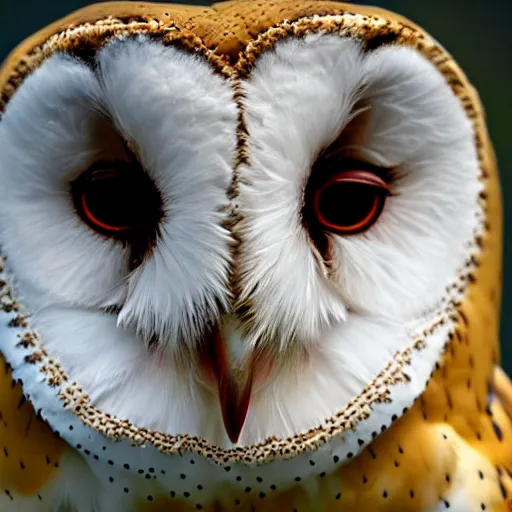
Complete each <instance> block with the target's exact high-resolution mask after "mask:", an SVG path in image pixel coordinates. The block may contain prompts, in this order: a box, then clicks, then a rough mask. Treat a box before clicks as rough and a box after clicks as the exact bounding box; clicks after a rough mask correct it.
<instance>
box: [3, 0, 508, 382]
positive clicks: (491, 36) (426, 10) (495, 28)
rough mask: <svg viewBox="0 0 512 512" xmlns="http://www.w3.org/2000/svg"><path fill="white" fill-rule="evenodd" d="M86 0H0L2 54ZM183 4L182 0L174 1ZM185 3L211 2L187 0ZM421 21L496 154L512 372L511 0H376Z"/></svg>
mask: <svg viewBox="0 0 512 512" xmlns="http://www.w3.org/2000/svg"><path fill="white" fill-rule="evenodd" d="M91 3H94V2H91V1H86V0H46V1H42V0H38V1H34V0H19V1H8V0H0V20H1V21H2V28H1V32H0V59H3V58H4V57H5V56H6V55H7V54H8V53H9V51H10V50H11V49H12V48H14V46H15V45H16V44H17V43H18V42H20V41H21V40H23V39H24V38H25V37H27V36H28V35H30V34H31V33H32V32H34V31H36V30H37V29H39V28H41V27H44V26H45V25H47V24H48V23H50V22H52V21H54V20H56V19H58V18H59V17H62V16H64V15H65V14H67V13H69V12H71V11H73V10H75V9H78V8H79V7H83V6H85V5H89V4H91ZM178 3H182V2H178ZM186 3H196V4H204V5H206V4H209V3H211V2H208V1H194V0H189V1H188V2H186ZM368 3H371V4H373V5H378V6H380V7H384V8H386V9H390V10H393V11H396V12H398V13H400V14H403V15H404V16H406V17H408V18H410V19H411V20H413V21H415V22H416V23H418V24H420V25H421V26H423V28H425V29H426V30H427V31H428V32H430V33H431V34H432V35H433V36H434V37H435V38H436V39H437V40H438V41H440V42H441V44H442V45H443V46H444V47H445V48H447V49H448V51H450V52H451V53H452V54H453V55H454V56H455V58H456V59H457V61H458V62H459V64H460V65H461V66H462V68H463V69H464V71H465V72H466V74H467V75H468V76H469V78H470V80H471V81H472V82H473V84H474V85H475V87H476V88H477V89H478V91H479V92H480V96H481V98H482V100H483V103H484V105H485V108H486V110H487V117H488V124H489V130H490V133H491V138H492V140H493V142H494V145H495V148H496V152H497V155H498V162H499V166H500V172H501V182H502V187H503V197H504V200H505V201H504V210H505V254H504V280H505V282H504V295H503V314H502V328H501V332H502V336H501V340H502V355H503V362H504V366H505V368H506V370H507V371H508V372H509V374H512V346H511V344H510V343H509V339H510V338H511V337H512V315H511V314H509V313H508V312H509V311H511V307H512V271H511V270H510V269H509V268H508V265H507V262H508V261H510V259H511V258H512V223H511V222H510V221H511V220H512V200H509V198H510V197H511V196H512V174H511V173H510V172H507V171H508V169H510V168H511V166H512V155H511V152H510V151H508V150H507V148H508V145H509V137H510V135H509V134H510V128H509V126H508V125H509V123H510V122H511V117H512V116H511V114H512V108H511V106H512V57H511V55H512V45H511V43H512V36H511V25H510V20H511V19H512V2H511V1H510V0H374V1H370V2H368Z"/></svg>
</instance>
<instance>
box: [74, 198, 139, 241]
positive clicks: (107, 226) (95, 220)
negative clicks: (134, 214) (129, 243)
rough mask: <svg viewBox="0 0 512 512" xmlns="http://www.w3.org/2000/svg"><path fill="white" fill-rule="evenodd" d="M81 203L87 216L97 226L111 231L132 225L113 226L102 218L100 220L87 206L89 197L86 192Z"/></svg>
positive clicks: (123, 229)
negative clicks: (102, 220)
mask: <svg viewBox="0 0 512 512" xmlns="http://www.w3.org/2000/svg"><path fill="white" fill-rule="evenodd" d="M81 203H82V209H83V211H84V215H85V217H86V218H87V220H89V222H91V223H92V224H94V225H95V226H96V227H98V228H100V229H103V230H105V231H110V232H112V231H115V232H120V231H127V230H128V229H130V226H111V225H110V224H105V223H104V222H101V220H99V219H98V218H97V217H96V216H95V215H93V213H92V212H91V210H90V209H89V207H88V206H87V198H86V195H85V194H82V197H81Z"/></svg>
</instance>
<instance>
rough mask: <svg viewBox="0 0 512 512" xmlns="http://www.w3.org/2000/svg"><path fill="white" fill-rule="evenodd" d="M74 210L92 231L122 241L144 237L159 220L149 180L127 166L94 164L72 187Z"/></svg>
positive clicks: (156, 197)
mask: <svg viewBox="0 0 512 512" xmlns="http://www.w3.org/2000/svg"><path fill="white" fill-rule="evenodd" d="M72 195H73V200H74V203H75V207H76V209H77V211H78V214H79V215H80V217H81V218H82V220H83V221H84V222H85V223H86V224H87V225H89V226H90V227H91V228H93V229H94V230H95V231H98V232H100V233H103V234H105V235H109V236H117V237H123V238H133V237H140V236H141V235H148V233H149V231H150V230H151V229H154V228H155V227H156V226H157V225H158V221H159V220H160V218H161V216H162V209H161V207H162V204H161V203H162V201H161V197H160V194H159V192H158V190H157V189H156V187H155V186H154V184H153V182H152V181H151V179H150V178H149V176H148V175H147V174H146V173H145V172H143V171H142V170H141V169H140V168H139V167H138V166H135V165H133V164H129V163H124V162H122V163H119V162H116V163H112V162H109V163H106V162H105V163H98V164H95V165H94V166H93V167H92V168H90V169H89V170H88V171H86V172H85V173H84V174H82V175H81V176H80V177H79V178H78V179H77V180H76V181H75V182H73V184H72Z"/></svg>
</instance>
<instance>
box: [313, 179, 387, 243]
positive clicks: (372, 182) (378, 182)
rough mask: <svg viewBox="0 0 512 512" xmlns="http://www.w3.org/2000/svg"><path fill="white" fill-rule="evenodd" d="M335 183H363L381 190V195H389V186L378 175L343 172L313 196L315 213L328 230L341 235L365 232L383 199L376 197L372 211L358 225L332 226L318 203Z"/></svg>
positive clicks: (323, 185) (324, 184)
mask: <svg viewBox="0 0 512 512" xmlns="http://www.w3.org/2000/svg"><path fill="white" fill-rule="evenodd" d="M335 183H361V184H363V185H369V186H371V187H374V188H377V189H380V190H381V194H383V195H387V194H388V193H389V185H388V184H387V183H386V182H385V181H384V180H383V179H382V178H381V177H380V176H377V174H375V173H373V172H369V171H360V170H353V171H341V172H339V173H337V174H335V175H334V176H332V177H331V178H329V179H328V180H327V181H326V182H325V183H323V184H322V185H321V186H320V187H319V188H318V189H317V190H316V192H315V194H314V196H313V211H314V212H315V214H316V216H317V218H318V220H319V221H320V223H321V224H322V225H323V226H324V227H325V228H327V229H329V230H331V231H333V232H337V233H340V234H347V233H349V234H355V233H357V232H360V231H362V230H364V228H365V227H366V226H367V224H368V219H373V217H374V216H375V214H376V213H377V212H378V211H379V208H381V206H382V198H381V197H379V196H375V199H374V201H373V205H372V209H371V210H370V212H369V213H368V215H366V217H365V218H364V219H363V220H361V221H360V222H358V223H357V224H352V225H351V226H339V225H337V224H332V223H331V222H329V221H328V220H327V219H325V218H324V217H323V215H322V214H321V213H320V208H319V207H318V203H319V201H320V197H321V195H322V192H323V190H324V189H326V188H328V187H330V186H331V185H334V184H335Z"/></svg>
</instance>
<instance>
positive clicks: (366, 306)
mask: <svg viewBox="0 0 512 512" xmlns="http://www.w3.org/2000/svg"><path fill="white" fill-rule="evenodd" d="M244 95H245V97H246V105H245V121H246V125H247V129H248V132H249V134H250V139H249V142H248V154H249V159H250V165H249V166H247V167H246V168H244V169H242V170H241V173H242V174H243V175H244V176H245V177H246V179H245V181H244V182H243V183H242V185H241V193H240V196H239V198H238V200H239V204H240V210H241V212H242V215H243V217H244V221H243V223H242V226H241V227H240V228H239V230H240V232H241V233H242V234H243V236H242V239H243V240H244V245H243V255H242V259H241V263H240V266H241V268H242V273H241V274H242V284H241V286H240V287H241V289H242V290H243V291H244V292H243V293H242V297H241V301H242V302H245V303H250V304H251V306H252V321H253V322H254V329H253V331H252V332H251V333H250V335H249V337H248V342H249V343H254V344H256V343H257V342H258V341H261V339H263V340H265V341H266V343H267V344H268V345H269V348H270V349H271V350H275V349H276V347H286V348H287V349H288V353H290V352H292V353H293V349H292V350H290V346H292V347H303V346H308V347H309V348H308V357H307V358H306V362H300V360H299V361H293V360H292V361H290V360H288V361H286V362H285V363H283V367H282V369H281V371H280V372H277V375H276V377H275V379H274V380H272V381H271V384H270V385H269V386H268V388H267V389H265V390H262V391H261V393H260V394H259V395H258V396H257V397H256V398H255V399H254V400H253V404H252V408H251V412H250V414H251V416H250V419H249V421H248V422H247V425H246V427H245V430H244V436H243V439H242V440H243V442H246V443H249V442H250V441H253V440H255V439H263V438H264V436H265V434H267V435H268V434H270V433H272V434H279V435H285V434H287V433H290V432H297V431H301V430H302V431H304V430H305V429H307V428H309V427H311V426H313V425H315V424H319V423H321V422H322V419H325V418H326V417H329V416H330V414H329V411H331V414H332V413H334V412H335V411H336V410H339V409H341V407H342V406H343V405H345V404H347V403H348V402H349V401H350V400H351V399H352V398H353V397H354V396H357V395H358V394H359V393H360V392H361V390H362V389H363V388H364V386H365V385H366V384H368V382H370V381H371V380H372V378H374V376H375V375H376V374H377V373H378V372H379V371H381V369H382V368H383V367H384V365H385V364H386V361H389V360H390V359H391V357H392V355H393V353H394V352H395V351H396V350H399V349H403V348H404V347H405V346H406V345H407V343H410V339H411V335H412V333H414V332H415V331H416V329H417V328H418V327H419V326H420V325H421V324H422V323H423V322H425V321H426V319H427V318H428V317H429V316H430V315H431V314H432V312H433V311H434V310H435V309H436V308H437V307H439V304H440V303H441V300H442V298H443V297H444V295H445V290H446V288H447V287H448V285H449V284H450V283H451V282H452V281H454V280H455V277H456V272H457V270H458V269H459V268H460V267H461V266H462V264H463V262H464V260H465V258H466V257H467V251H468V246H469V244H470V242H471V240H472V238H473V236H474V231H475V229H476V227H477V212H478V207H477V201H478V194H479V191H480V190H481V187H482V185H481V184H480V183H479V181H478V174H479V165H478V158H477V154H476V149H475V147H474V143H473V140H474V135H473V128H472V126H471V123H470V121H469V120H468V118H467V116H466V114H465V112H464V110H463V108H462V106H461V104H460V102H459V100H458V99H457V98H456V97H455V95H454V94H453V92H452V91H451V90H450V88H449V87H448V86H447V84H446V83H445V81H444V78H443V77H442V76H441V75H440V73H439V72H438V71H437V70H436V69H435V68H434V66H433V65H432V64H431V63H429V62H428V61H427V60H426V59H425V58H423V57H422V56H420V55H419V54H417V53H416V52H414V51H413V50H410V49H407V48H395V47H387V48H382V49H380V50H378V51H375V52H372V53H370V54H366V53H364V52H363V50H362V48H361V43H360V42H358V41H355V40H352V39H343V38H340V37H338V36H334V35H332V36H325V35H312V36H308V37H307V38H305V39H302V40H293V39H291V40H287V41H286V42H283V43H281V44H279V45H277V47H276V50H275V52H269V53H266V54H264V55H263V56H262V57H261V58H260V60H259V61H258V62H257V64H256V66H255V70H254V71H253V72H252V74H251V77H250V79H249V80H248V81H247V82H246V83H244ZM337 137H339V141H338V142H337V147H336V151H338V152H339V155H340V158H343V157H344V156H349V157H353V158H354V157H355V158H358V159H360V160H362V161H366V162H369V163H372V164H375V165H380V166H384V167H391V168H393V171H394V173H393V180H392V183H391V190H392V193H393V195H392V196H391V197H389V198H388V199H387V200H386V204H385V208H384V211H383V213H382V214H381V216H380V218H379V220H378V222H377V223H376V224H375V225H374V226H373V227H372V228H371V229H369V230H368V231H367V232H364V233H362V234H360V235H356V236H347V237H341V236H333V237H332V239H331V248H332V253H333V257H332V261H331V262H330V263H331V265H332V266H333V267H334V271H333V272H331V273H330V274H329V277H328V278H326V277H325V275H326V274H327V269H325V268H319V266H320V267H321V266H322V264H320V265H319V263H318V261H317V257H316V254H315V251H314V249H313V248H312V244H311V242H310V240H309V238H308V233H307V231H306V229H305V227H304V224H303V219H302V216H301V210H302V207H303V202H304V190H305V187H306V184H307V182H308V179H309V177H310V175H311V168H312V166H313V164H314V162H315V160H316V158H317V157H318V155H319V154H320V153H321V151H322V150H324V149H325V148H328V146H329V145H330V144H331V143H332V142H333V140H335V139H336V138H337ZM291 269H293V270H291ZM347 311H348V314H347ZM345 318H346V320H344V319H345ZM302 404H308V406H307V407H304V406H303V405H302Z"/></svg>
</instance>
